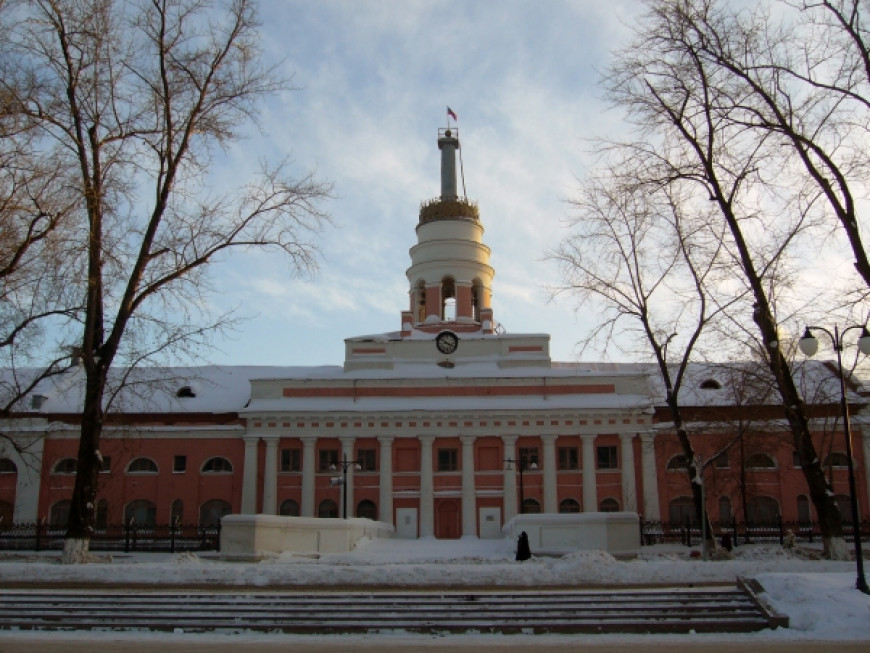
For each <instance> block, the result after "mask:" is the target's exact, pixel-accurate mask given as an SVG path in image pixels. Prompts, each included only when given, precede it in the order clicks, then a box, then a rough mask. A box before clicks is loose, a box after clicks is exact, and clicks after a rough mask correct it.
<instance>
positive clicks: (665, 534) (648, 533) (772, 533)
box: [640, 519, 870, 546]
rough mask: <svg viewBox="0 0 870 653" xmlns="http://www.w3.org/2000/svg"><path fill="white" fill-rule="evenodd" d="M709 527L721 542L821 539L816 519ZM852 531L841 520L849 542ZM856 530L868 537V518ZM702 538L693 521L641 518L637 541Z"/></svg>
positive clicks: (693, 540) (809, 541) (689, 542)
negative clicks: (810, 520)
mask: <svg viewBox="0 0 870 653" xmlns="http://www.w3.org/2000/svg"><path fill="white" fill-rule="evenodd" d="M712 527H713V533H714V535H715V538H716V540H717V541H718V542H721V543H722V544H723V545H724V544H726V542H727V544H729V545H730V546H740V545H742V544H751V543H770V542H774V543H779V544H780V545H783V544H785V543H786V542H787V541H789V540H790V541H791V542H793V543H800V542H805V543H807V544H812V543H813V542H818V541H820V539H821V531H820V530H819V525H818V524H817V523H815V522H803V521H801V522H797V521H783V520H781V519H778V520H776V521H768V522H738V521H736V520H733V521H730V522H729V521H726V522H712ZM854 533H855V529H854V528H852V524H851V523H848V522H843V536H844V537H845V539H846V540H847V541H849V542H851V541H852V539H853V537H854ZM859 533H860V537H861V539H862V540H866V539H868V537H870V520H868V519H865V520H864V521H862V522H861V523H860V530H859ZM701 537H702V534H701V525H700V524H699V523H698V522H697V521H695V520H691V519H685V520H684V521H681V522H665V521H651V520H645V519H641V521H640V542H641V545H643V546H647V545H652V544H662V543H666V542H669V543H679V544H684V545H686V546H693V545H696V544H700V543H701ZM792 538H793V539H792Z"/></svg>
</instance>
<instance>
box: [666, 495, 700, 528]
mask: <svg viewBox="0 0 870 653" xmlns="http://www.w3.org/2000/svg"><path fill="white" fill-rule="evenodd" d="M668 519H669V520H670V521H671V523H672V524H677V523H679V524H682V523H685V521H686V520H687V519H688V520H689V521H690V522H693V521H696V519H695V502H694V500H693V499H692V497H677V498H676V499H671V502H670V503H669V504H668Z"/></svg>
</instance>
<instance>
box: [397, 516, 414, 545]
mask: <svg viewBox="0 0 870 653" xmlns="http://www.w3.org/2000/svg"><path fill="white" fill-rule="evenodd" d="M396 537H399V538H402V539H406V540H416V539H417V509H416V508H396Z"/></svg>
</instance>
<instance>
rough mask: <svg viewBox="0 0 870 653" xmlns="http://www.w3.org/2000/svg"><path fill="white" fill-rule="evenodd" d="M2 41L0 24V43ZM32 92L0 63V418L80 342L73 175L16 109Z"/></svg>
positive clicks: (77, 225) (6, 63)
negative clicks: (71, 191) (71, 184)
mask: <svg viewBox="0 0 870 653" xmlns="http://www.w3.org/2000/svg"><path fill="white" fill-rule="evenodd" d="M4 4H5V3H2V2H0V11H2V10H3V9H4ZM7 35H8V27H6V28H4V27H3V26H2V24H0V40H5V38H6V37H7ZM34 86H35V83H34V80H33V79H30V78H21V77H19V76H18V75H16V71H15V70H14V67H12V66H11V65H10V62H9V61H8V59H6V58H2V59H0V368H2V369H3V374H2V378H0V414H2V415H7V416H8V415H10V414H11V413H12V412H13V411H14V410H16V409H17V407H18V405H19V401H20V400H21V399H22V398H23V397H24V396H25V395H26V394H27V393H28V392H29V391H31V390H32V389H33V388H34V387H36V385H37V384H38V383H39V382H40V381H41V380H42V379H44V378H46V377H48V376H51V375H53V374H56V373H59V372H60V371H62V370H63V369H64V366H65V363H64V361H65V360H67V359H68V358H69V351H68V347H69V346H71V345H72V344H73V343H74V342H76V341H77V340H78V339H79V338H78V337H79V335H80V331H78V329H77V327H78V325H79V324H80V322H78V321H77V319H78V318H79V317H80V314H81V309H82V292H81V290H82V288H83V283H81V284H77V283H76V280H80V279H81V274H80V272H81V267H80V263H81V261H82V258H81V253H82V251H83V244H82V243H81V239H80V238H79V237H78V236H79V235H80V233H81V232H80V228H81V226H82V225H81V221H80V220H79V219H78V215H77V213H76V211H75V204H76V200H75V199H74V198H73V197H71V195H70V193H69V182H70V179H71V172H74V171H71V170H70V168H69V167H68V166H64V165H63V162H62V159H61V158H60V157H58V156H57V154H58V148H57V147H56V146H55V147H49V148H45V147H43V146H44V142H43V141H42V138H41V136H42V134H41V130H40V129H39V127H38V124H37V123H36V121H33V120H31V119H29V117H28V116H27V115H26V114H25V113H24V112H22V110H21V109H22V105H21V100H22V99H23V98H27V97H29V96H30V94H31V93H32V92H33V89H34ZM49 336H50V337H49ZM0 437H5V436H3V434H0ZM6 440H7V443H8V444H11V445H12V446H13V447H16V448H17V442H16V441H15V440H14V439H10V438H6Z"/></svg>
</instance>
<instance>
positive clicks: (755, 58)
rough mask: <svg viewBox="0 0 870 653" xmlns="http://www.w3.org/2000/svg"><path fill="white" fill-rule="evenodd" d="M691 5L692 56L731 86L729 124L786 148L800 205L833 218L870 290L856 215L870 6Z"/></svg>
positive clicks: (867, 106)
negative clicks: (800, 186)
mask: <svg viewBox="0 0 870 653" xmlns="http://www.w3.org/2000/svg"><path fill="white" fill-rule="evenodd" d="M691 4H693V5H695V7H696V9H694V10H687V11H684V12H683V13H684V20H685V21H686V22H687V24H689V25H690V29H691V30H692V32H693V36H692V38H693V47H694V48H695V49H696V53H697V56H698V57H701V58H703V59H704V60H705V62H706V63H707V65H708V66H709V68H708V69H709V70H710V71H711V74H713V75H715V76H723V77H724V79H723V83H726V84H727V85H728V87H729V93H727V94H723V95H722V96H720V98H719V99H720V101H721V102H722V103H723V106H722V108H723V109H724V108H725V107H727V108H728V120H729V121H732V122H734V123H735V124H739V125H743V126H745V127H746V128H747V129H751V130H753V131H756V132H758V138H759V139H762V138H768V139H771V140H773V141H775V142H776V143H777V144H781V145H783V146H786V147H788V148H790V150H791V152H792V153H793V155H794V156H793V158H794V159H795V164H796V167H793V168H792V170H794V171H795V172H796V171H797V170H796V168H802V169H803V172H804V175H803V180H804V182H805V184H806V185H805V195H804V201H805V202H807V203H808V204H816V203H817V204H819V208H820V210H822V211H823V212H824V210H825V209H827V211H828V212H829V213H830V214H831V215H832V216H833V217H834V218H835V219H836V220H837V223H838V224H839V225H840V227H841V229H842V232H843V234H845V236H846V239H847V242H848V245H849V247H850V248H851V250H852V255H853V257H854V266H855V270H856V271H857V272H858V274H859V275H860V276H861V278H862V279H863V282H864V285H865V286H867V287H870V259H868V256H867V251H866V246H865V244H864V242H863V241H862V238H861V229H860V226H859V220H858V207H859V203H858V200H859V199H860V195H861V193H863V192H864V190H865V189H864V184H865V180H866V178H867V172H868V163H870V159H868V154H867V146H866V139H867V136H868V128H867V118H868V117H870V50H868V44H867V38H868V36H870V35H868V32H867V29H866V26H865V23H864V21H865V20H866V19H867V18H868V16H867V13H868V5H867V3H866V2H862V1H860V0H834V1H828V0H824V1H821V2H800V3H795V6H796V7H797V10H796V11H787V10H785V8H784V7H783V6H782V4H781V5H780V6H779V7H778V9H780V10H781V12H780V14H778V15H777V17H776V18H772V17H771V13H770V8H769V7H767V6H766V5H765V4H759V5H758V6H756V7H754V8H752V9H751V10H746V11H737V10H735V9H733V8H732V7H731V6H729V5H728V4H727V3H721V2H718V1H717V0H701V1H696V2H694V3H691ZM786 6H790V5H789V3H786ZM782 12H784V13H782ZM718 85H719V86H720V87H722V84H718ZM798 178H799V177H798V176H797V175H796V174H795V176H794V177H793V179H794V180H797V179H798ZM865 294H866V288H865Z"/></svg>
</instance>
